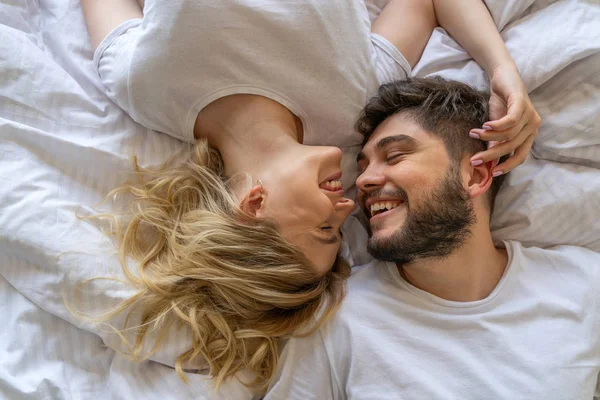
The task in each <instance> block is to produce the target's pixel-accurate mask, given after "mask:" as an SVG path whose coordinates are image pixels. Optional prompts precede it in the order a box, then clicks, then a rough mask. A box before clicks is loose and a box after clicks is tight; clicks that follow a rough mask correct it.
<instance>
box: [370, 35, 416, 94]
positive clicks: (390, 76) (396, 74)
mask: <svg viewBox="0 0 600 400" xmlns="http://www.w3.org/2000/svg"><path fill="white" fill-rule="evenodd" d="M371 43H372V45H373V47H372V51H371V59H372V62H373V65H374V67H375V72H376V74H377V80H378V82H379V84H380V85H383V84H384V83H388V82H391V81H395V80H398V79H406V78H407V77H409V76H410V73H411V68H410V64H409V63H408V61H407V60H406V58H404V56H403V55H402V53H401V52H400V50H398V48H397V47H396V46H394V45H393V44H392V43H391V42H390V41H389V40H387V39H386V38H384V37H383V36H381V35H378V34H376V33H373V32H371Z"/></svg>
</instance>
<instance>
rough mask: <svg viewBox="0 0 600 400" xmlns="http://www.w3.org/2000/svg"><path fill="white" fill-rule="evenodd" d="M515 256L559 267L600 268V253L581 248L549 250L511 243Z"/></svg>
mask: <svg viewBox="0 0 600 400" xmlns="http://www.w3.org/2000/svg"><path fill="white" fill-rule="evenodd" d="M507 243H510V246H511V247H512V249H513V254H515V255H516V256H517V257H521V258H522V261H527V260H529V261H534V262H541V263H548V264H554V265H557V266H560V265H564V266H570V265H577V266H583V265H582V263H585V266H586V267H590V268H596V269H598V268H600V253H598V252H595V251H593V250H590V249H587V248H585V247H580V246H571V245H560V246H553V247H548V248H541V247H527V246H525V245H524V244H522V243H520V242H515V241H510V242H507Z"/></svg>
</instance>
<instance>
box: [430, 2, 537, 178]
mask: <svg viewBox="0 0 600 400" xmlns="http://www.w3.org/2000/svg"><path fill="white" fill-rule="evenodd" d="M433 2H434V5H435V13H436V16H437V20H438V22H439V23H440V25H441V26H442V27H443V28H444V29H446V30H447V31H448V33H449V34H450V35H451V36H452V37H453V38H454V39H455V40H456V41H457V42H458V43H460V45H461V46H462V47H464V49H465V50H467V51H468V52H469V54H470V55H471V57H473V58H474V59H475V61H477V63H478V64H479V65H481V66H482V67H483V69H485V71H486V72H487V74H488V77H489V78H490V86H491V87H490V90H491V97H490V119H491V121H489V122H486V123H485V124H484V125H483V129H474V130H472V131H471V132H470V134H471V136H473V137H476V138H481V139H482V140H486V141H490V142H492V143H500V144H497V145H496V146H494V147H492V148H490V149H488V150H487V151H485V152H482V153H479V154H476V155H474V156H473V157H472V159H471V160H472V161H474V162H475V161H477V160H482V161H483V162H489V161H494V160H498V159H500V157H502V156H505V155H508V154H511V153H514V155H513V156H512V157H510V158H509V159H508V160H507V161H505V162H503V163H502V164H500V165H498V166H496V167H495V168H494V171H493V172H494V173H506V172H508V171H510V170H512V169H513V168H515V167H517V166H518V165H520V164H522V163H523V162H524V161H525V159H526V158H527V155H528V154H529V150H530V149H531V147H532V146H533V142H534V140H535V137H536V136H537V130H538V128H539V126H540V125H541V122H542V120H541V118H540V116H539V115H538V113H537V112H536V111H535V109H534V108H533V105H532V104H531V100H530V99H529V95H528V93H527V88H526V87H525V85H524V84H523V81H522V80H521V77H520V75H519V70H518V68H517V66H516V64H515V62H514V61H513V59H512V57H511V55H510V53H509V52H508V50H507V49H506V46H505V45H504V41H503V40H502V37H501V36H500V34H499V33H498V29H497V28H496V25H495V23H494V20H493V19H492V16H491V15H490V13H489V12H488V10H487V8H486V7H485V5H484V4H483V1H481V0H433Z"/></svg>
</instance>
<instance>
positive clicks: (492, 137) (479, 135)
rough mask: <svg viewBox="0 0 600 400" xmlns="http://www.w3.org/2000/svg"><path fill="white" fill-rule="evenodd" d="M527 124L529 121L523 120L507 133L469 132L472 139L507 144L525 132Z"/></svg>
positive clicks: (474, 130)
mask: <svg viewBox="0 0 600 400" xmlns="http://www.w3.org/2000/svg"><path fill="white" fill-rule="evenodd" d="M527 124H528V121H527V119H526V118H522V119H521V120H519V121H518V122H517V124H516V125H514V126H513V127H512V128H510V129H507V130H505V131H495V130H493V131H491V130H487V129H471V131H470V132H469V136H471V137H472V138H476V139H481V140H484V141H486V142H505V141H508V140H513V139H514V138H516V137H517V136H518V135H519V134H520V133H521V132H522V131H523V128H525V126H526V125H527Z"/></svg>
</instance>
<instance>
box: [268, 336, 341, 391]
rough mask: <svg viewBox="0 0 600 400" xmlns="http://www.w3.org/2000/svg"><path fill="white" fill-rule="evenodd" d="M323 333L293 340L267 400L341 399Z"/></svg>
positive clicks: (281, 358) (280, 365)
mask: <svg viewBox="0 0 600 400" xmlns="http://www.w3.org/2000/svg"><path fill="white" fill-rule="evenodd" d="M338 398H340V397H339V396H337V395H336V393H335V384H334V381H333V375H332V367H331V364H330V361H329V357H328V355H327V351H326V348H325V344H324V342H323V337H322V335H321V332H316V333H315V334H313V335H311V336H309V337H307V338H297V339H290V341H289V342H288V343H287V344H286V346H285V348H284V349H283V352H282V354H281V357H280V360H279V369H278V371H277V373H276V375H275V378H274V379H273V381H272V382H271V385H270V387H269V391H268V393H267V395H266V397H265V400H323V399H338Z"/></svg>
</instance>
